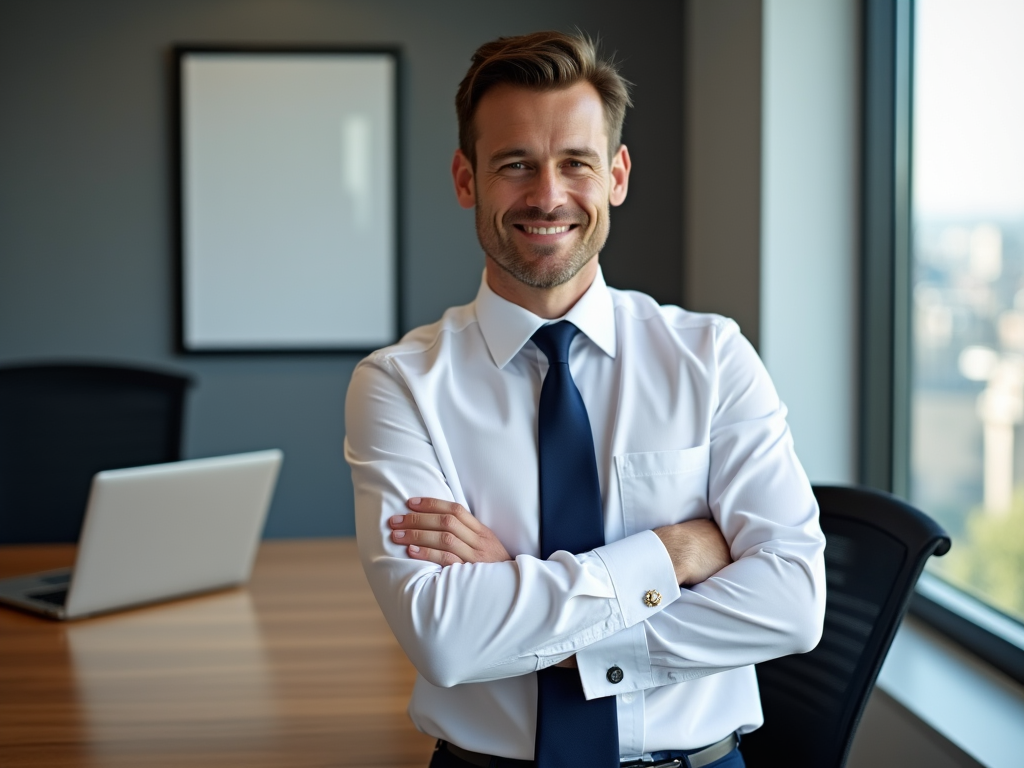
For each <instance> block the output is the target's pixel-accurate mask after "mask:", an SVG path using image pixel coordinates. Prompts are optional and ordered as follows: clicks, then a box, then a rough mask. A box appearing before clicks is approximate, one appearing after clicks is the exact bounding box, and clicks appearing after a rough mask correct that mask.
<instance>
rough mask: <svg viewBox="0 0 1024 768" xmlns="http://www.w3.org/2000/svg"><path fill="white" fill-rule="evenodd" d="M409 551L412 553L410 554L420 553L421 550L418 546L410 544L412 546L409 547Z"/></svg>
mask: <svg viewBox="0 0 1024 768" xmlns="http://www.w3.org/2000/svg"><path fill="white" fill-rule="evenodd" d="M409 551H410V552H419V551H420V548H419V547H417V546H416V545H415V544H410V545H409Z"/></svg>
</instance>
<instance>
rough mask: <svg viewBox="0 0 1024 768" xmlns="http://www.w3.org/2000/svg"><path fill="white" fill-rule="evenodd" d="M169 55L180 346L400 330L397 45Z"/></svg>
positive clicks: (183, 50)
mask: <svg viewBox="0 0 1024 768" xmlns="http://www.w3.org/2000/svg"><path fill="white" fill-rule="evenodd" d="M174 67H175V79H176V110H177V117H176V121H175V123H176V129H177V139H178V140H177V142H176V144H177V195H176V204H177V222H178V226H177V239H178V247H177V251H178V302H177V303H178V323H177V326H178V347H179V350H180V351H181V352H184V353H188V354H197V353H198V354H205V353H274V352H367V351H370V350H373V349H377V348H379V347H383V346H386V345H388V344H391V343H393V342H394V341H396V340H397V338H398V335H399V332H400V311H401V310H400V266H401V265H400V246H401V243H400V229H399V221H400V212H399V197H400V196H399V174H400V168H399V152H398V148H399V139H398V127H399V125H400V123H399V98H398V89H399V52H398V50H397V49H395V48H383V47H381V48H347V47H345V48H342V47H318V48H311V47H241V46H234V47H231V46H216V47H215V46H192V45H181V46H176V47H175V49H174Z"/></svg>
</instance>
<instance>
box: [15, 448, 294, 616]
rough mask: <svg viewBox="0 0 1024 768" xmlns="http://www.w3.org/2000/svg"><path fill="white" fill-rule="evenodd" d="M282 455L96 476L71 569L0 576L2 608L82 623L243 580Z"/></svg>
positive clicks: (258, 454)
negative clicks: (131, 608)
mask: <svg viewBox="0 0 1024 768" xmlns="http://www.w3.org/2000/svg"><path fill="white" fill-rule="evenodd" d="M281 459H282V454H281V451H278V450H270V451H257V452H255V453H241V454H236V455H234V456H218V457H216V458H212V459H194V460H190V461H178V462H174V463H171V464H154V465H152V466H148V467H132V468H130V469H114V470H108V471H105V472H99V473H97V474H96V476H95V477H94V478H93V481H92V488H91V490H90V492H89V502H88V505H87V507H86V512H85V521H84V522H83V523H82V534H81V536H80V538H79V541H78V555H77V557H76V559H75V565H74V568H62V569H60V570H56V571H46V572H43V573H33V574H29V575H27V576H15V577H13V578H9V579H0V602H2V603H8V604H10V605H13V606H16V607H18V608H23V609H26V610H30V611H35V612H37V613H42V614H45V615H46V616H50V617H52V618H55V619H78V618H81V617H83V616H91V615H93V614H97V613H107V612H109V611H115V610H120V609H122V608H129V607H132V606H137V605H144V604H146V603H154V602H157V601H160V600H167V599H170V598H173V597H180V596H182V595H190V594H195V593H199V592H209V591H212V590H215V589H222V588H224V587H231V586H235V585H238V584H242V583H244V582H245V581H247V580H248V578H249V574H250V572H251V571H252V564H253V560H254V558H255V556H256V548H257V546H258V544H259V540H260V534H261V533H262V531H263V523H264V521H265V520H266V516H267V509H268V508H269V506H270V498H271V495H272V494H273V491H274V484H275V482H276V481H277V474H278V470H279V469H280V466H281Z"/></svg>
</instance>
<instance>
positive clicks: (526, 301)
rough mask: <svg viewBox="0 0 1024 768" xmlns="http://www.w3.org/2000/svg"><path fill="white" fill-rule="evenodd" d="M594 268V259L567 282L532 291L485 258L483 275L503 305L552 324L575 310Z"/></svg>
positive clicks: (532, 288) (529, 287)
mask: <svg viewBox="0 0 1024 768" xmlns="http://www.w3.org/2000/svg"><path fill="white" fill-rule="evenodd" d="M597 268H598V265H597V257H596V256H595V257H594V258H592V259H591V260H590V261H589V262H587V263H586V264H585V265H584V267H583V269H581V270H580V271H579V272H577V273H576V274H575V275H574V276H573V278H572V279H571V280H569V281H568V282H566V283H563V284H562V285H556V286H555V287H554V288H535V287H533V286H532V285H527V284H526V283H521V282H519V281H518V280H516V279H515V278H514V277H512V275H510V274H509V273H508V272H506V271H505V270H504V269H502V268H501V267H500V266H498V264H497V263H496V262H495V261H494V260H493V259H492V258H491V257H490V256H488V257H487V262H486V268H485V274H486V276H487V286H488V287H489V288H490V289H491V290H492V291H494V292H495V293H496V294H497V295H498V296H501V298H503V299H505V301H510V302H512V303H513V304H518V305H519V306H520V307H522V308H523V309H527V310H529V311H530V312H533V314H535V315H537V316H538V317H543V318H544V319H545V320H551V319H554V318H556V317H561V316H562V315H564V314H565V313H566V312H568V311H569V310H570V309H572V308H573V306H575V304H576V302H577V301H579V300H580V298H581V297H582V296H583V294H584V293H586V292H587V289H589V288H590V286H591V284H592V283H593V282H594V278H595V277H597Z"/></svg>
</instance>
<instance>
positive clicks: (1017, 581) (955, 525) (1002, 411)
mask: <svg viewBox="0 0 1024 768" xmlns="http://www.w3.org/2000/svg"><path fill="white" fill-rule="evenodd" d="M915 16H916V18H915V40H914V103H913V181H912V200H913V203H912V211H913V214H912V215H913V265H912V272H911V274H912V278H911V280H912V291H913V293H912V305H911V307H912V309H911V327H912V334H913V335H912V347H911V348H912V363H911V463H910V467H911V477H910V495H911V500H912V502H913V503H914V504H916V505H917V506H919V507H920V508H921V509H923V510H924V511H925V512H927V513H928V514H930V515H931V516H933V517H935V518H936V519H937V520H938V521H939V522H940V523H942V524H943V525H944V526H945V527H946V529H947V530H948V531H949V533H950V534H951V535H952V537H953V549H952V550H951V551H950V553H949V555H947V556H946V557H943V558H933V559H932V561H931V564H930V566H929V569H930V570H931V571H932V572H933V573H935V574H936V575H938V576H940V577H942V578H943V579H945V580H946V581H948V582H950V583H951V584H953V585H954V586H957V587H959V588H961V589H963V590H965V591H967V592H969V593H971V594H973V595H975V596H977V597H980V598H981V599H983V600H984V601H986V602H987V603H989V604H991V605H993V606H994V607H996V608H998V609H1000V610H1002V611H1003V612H1005V613H1007V614H1009V615H1010V616H1012V617H1014V618H1016V619H1017V620H1024V45H1022V44H1021V32H1022V30H1024V2H1021V0H971V2H964V1H963V0H918V2H917V3H916V6H915Z"/></svg>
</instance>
